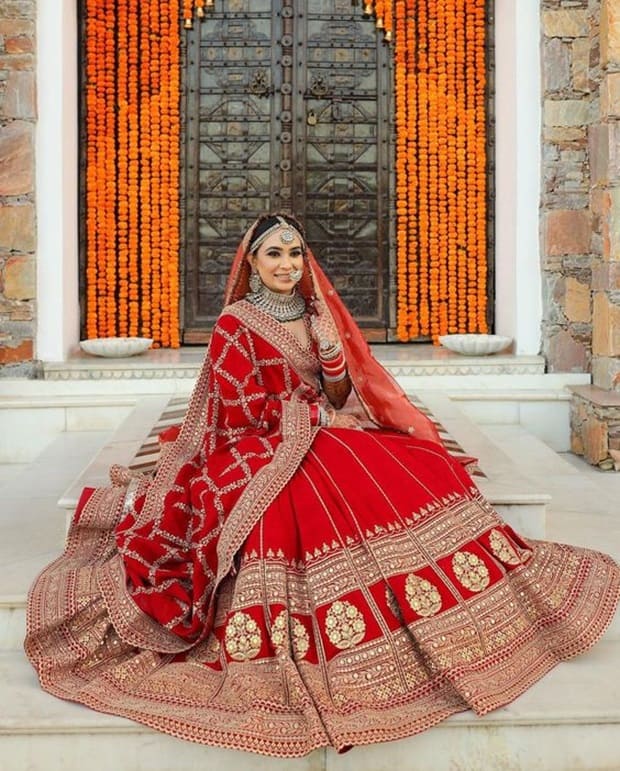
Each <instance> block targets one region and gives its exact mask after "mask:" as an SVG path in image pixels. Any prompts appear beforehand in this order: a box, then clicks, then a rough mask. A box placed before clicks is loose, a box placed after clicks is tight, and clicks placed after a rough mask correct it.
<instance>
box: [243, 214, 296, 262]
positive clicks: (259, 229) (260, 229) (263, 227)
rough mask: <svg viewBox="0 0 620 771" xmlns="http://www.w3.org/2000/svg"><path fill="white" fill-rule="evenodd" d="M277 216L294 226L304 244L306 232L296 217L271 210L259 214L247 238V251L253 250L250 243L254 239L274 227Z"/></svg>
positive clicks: (276, 222)
mask: <svg viewBox="0 0 620 771" xmlns="http://www.w3.org/2000/svg"><path fill="white" fill-rule="evenodd" d="M278 218H280V219H283V220H284V221H285V222H288V224H289V225H292V227H294V228H295V230H296V231H297V232H298V233H299V235H300V236H301V238H302V240H303V245H304V246H305V243H306V232H305V230H304V226H303V225H302V224H301V222H300V221H299V220H298V219H297V217H295V216H293V215H292V214H289V213H288V212H280V211H276V212H271V213H269V214H261V215H260V217H259V218H258V219H257V220H256V224H255V225H254V228H253V229H252V232H251V234H250V238H249V240H248V251H249V252H252V251H254V250H253V248H252V245H253V244H254V242H255V241H257V240H258V239H259V238H260V237H261V236H262V235H263V233H266V232H267V231H268V230H269V228H272V227H274V225H277V224H278ZM304 251H305V249H304Z"/></svg>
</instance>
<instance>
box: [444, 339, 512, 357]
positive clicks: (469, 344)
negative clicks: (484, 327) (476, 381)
mask: <svg viewBox="0 0 620 771" xmlns="http://www.w3.org/2000/svg"><path fill="white" fill-rule="evenodd" d="M439 342H440V343H441V345H443V347H444V348H447V349H448V350H450V351H454V352H455V353H460V354H462V355H463V356H488V355H489V354H491V353H499V351H503V350H504V349H505V348H508V346H509V345H510V343H512V337H504V336H503V335H473V334H472V335H440V337H439Z"/></svg>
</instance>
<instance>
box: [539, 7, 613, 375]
mask: <svg viewBox="0 0 620 771" xmlns="http://www.w3.org/2000/svg"><path fill="white" fill-rule="evenodd" d="M600 11H601V7H600V0H590V1H588V0H581V1H579V0H568V1H567V0H543V2H542V3H541V13H542V31H543V40H542V67H543V85H542V87H543V98H544V104H543V158H542V201H541V206H542V223H541V225H542V227H541V230H542V244H541V252H542V271H543V282H542V283H543V329H542V337H543V353H544V354H545V357H546V359H547V368H548V371H550V372H587V371H589V369H590V366H591V360H592V338H593V332H592V297H591V294H592V292H591V283H592V266H591V263H592V253H593V252H596V251H600V248H601V236H600V223H599V222H597V220H596V216H595V215H594V213H593V211H592V208H591V206H590V186H591V177H590V159H589V145H588V132H589V126H590V124H591V123H592V122H593V121H595V120H596V118H597V115H598V106H599V91H600V80H601V68H600V55H599V20H600Z"/></svg>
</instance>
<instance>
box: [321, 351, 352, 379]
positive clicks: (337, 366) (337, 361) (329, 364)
mask: <svg viewBox="0 0 620 771" xmlns="http://www.w3.org/2000/svg"><path fill="white" fill-rule="evenodd" d="M321 369H322V370H323V378H324V379H325V380H330V381H332V382H334V381H336V380H342V378H343V377H344V376H345V375H346V373H347V362H346V360H345V358H344V353H343V352H342V350H340V351H338V354H337V356H335V357H334V358H333V359H329V360H328V361H324V360H323V359H321Z"/></svg>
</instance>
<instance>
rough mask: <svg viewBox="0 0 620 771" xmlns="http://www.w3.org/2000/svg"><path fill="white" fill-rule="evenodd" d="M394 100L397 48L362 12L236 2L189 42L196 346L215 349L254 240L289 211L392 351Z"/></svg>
mask: <svg viewBox="0 0 620 771" xmlns="http://www.w3.org/2000/svg"><path fill="white" fill-rule="evenodd" d="M299 6H302V9H301V10H300V8H299ZM391 92H392V88H391V75H390V51H389V47H388V46H387V45H386V44H385V43H384V42H383V36H382V35H381V34H378V33H377V31H376V29H375V25H374V23H373V21H372V20H371V19H368V18H365V17H363V16H362V14H361V13H360V10H359V8H357V9H356V8H355V6H353V5H352V4H351V2H350V0H309V2H306V3H303V4H299V3H293V0H275V1H274V2H271V0H229V2H227V3H226V7H225V10H223V11H222V12H219V13H218V12H215V13H213V14H211V13H210V14H209V16H208V17H207V18H206V19H204V20H203V21H202V22H201V23H200V24H196V25H195V28H194V29H193V30H192V31H191V32H189V33H188V36H187V39H186V49H185V97H184V103H183V126H184V129H183V133H184V172H183V173H184V207H183V209H184V236H185V244H184V255H185V257H184V260H185V266H184V289H183V301H184V311H183V327H184V330H183V340H184V342H186V343H192V342H203V341H204V340H205V339H206V338H207V337H208V334H209V329H210V327H211V324H212V323H213V321H214V320H215V318H216V317H217V315H218V313H219V311H220V308H221V296H222V291H223V288H224V283H225V279H226V275H227V272H228V267H229V265H230V260H231V256H232V254H233V253H234V250H235V249H236V246H237V244H238V241H239V238H240V235H241V234H242V233H243V232H244V231H245V229H246V228H247V227H248V226H249V225H250V224H251V222H252V221H253V219H254V218H255V216H256V215H257V214H259V213H261V212H263V211H269V210H274V209H280V208H282V209H286V210H291V211H293V212H295V213H296V214H297V215H298V216H299V217H300V218H301V219H302V220H303V221H304V223H305V225H306V229H307V231H308V239H309V242H310V244H311V245H312V247H313V249H314V251H315V253H316V254H317V256H318V258H319V259H320V261H321V263H322V265H323V266H324V267H325V269H326V271H327V272H328V274H329V275H330V277H331V279H332V280H333V282H334V284H335V285H336V286H337V288H338V290H339V291H340V293H341V294H342V296H343V299H344V300H345V302H346V303H347V305H348V307H349V308H350V309H351V311H352V312H353V313H354V315H355V317H356V319H357V320H358V322H359V323H360V324H361V325H362V326H363V327H364V328H365V330H366V333H367V336H368V337H369V338H370V339H373V340H383V341H384V340H386V339H387V335H388V330H389V328H390V325H391V324H393V320H392V319H390V315H389V302H388V290H389V280H390V276H389V240H390V239H389V232H388V227H389V224H388V223H389V222H390V212H389V211H388V206H389V201H390V195H389V185H390V175H389V168H390V165H391V164H390V157H391V148H390V119H389V113H390V94H391Z"/></svg>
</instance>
